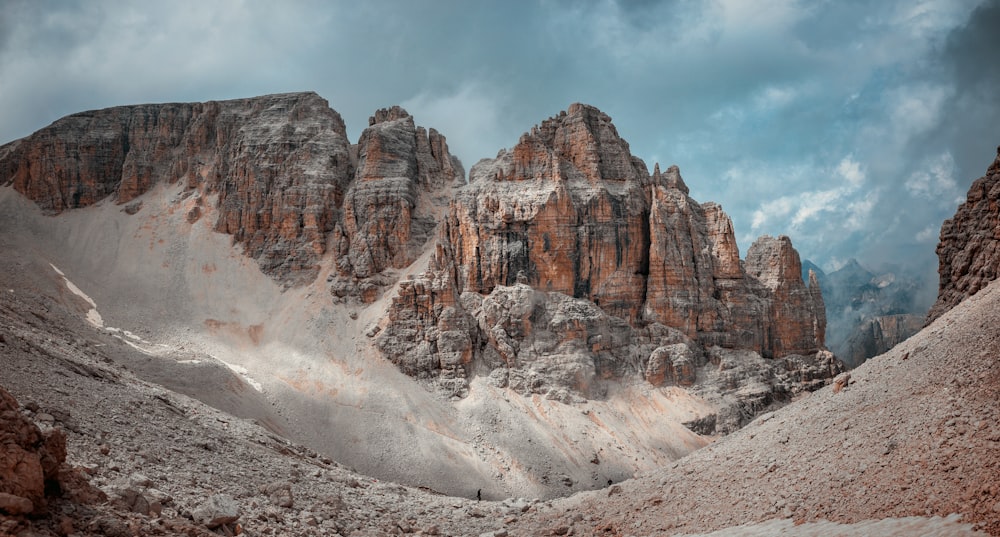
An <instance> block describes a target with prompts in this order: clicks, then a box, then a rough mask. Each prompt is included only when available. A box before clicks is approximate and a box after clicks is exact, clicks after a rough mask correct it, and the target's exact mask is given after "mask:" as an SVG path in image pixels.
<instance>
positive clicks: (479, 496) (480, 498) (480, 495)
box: [476, 489, 483, 502]
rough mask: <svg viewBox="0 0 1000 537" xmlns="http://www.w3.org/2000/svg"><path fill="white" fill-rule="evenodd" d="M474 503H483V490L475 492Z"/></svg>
mask: <svg viewBox="0 0 1000 537" xmlns="http://www.w3.org/2000/svg"><path fill="white" fill-rule="evenodd" d="M476 501H477V502H481V501H483V489H479V490H477V491H476Z"/></svg>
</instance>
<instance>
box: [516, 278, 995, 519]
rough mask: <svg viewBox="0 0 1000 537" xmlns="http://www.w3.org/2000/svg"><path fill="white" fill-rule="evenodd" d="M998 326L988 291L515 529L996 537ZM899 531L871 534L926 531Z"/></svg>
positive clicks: (991, 290)
mask: <svg viewBox="0 0 1000 537" xmlns="http://www.w3.org/2000/svg"><path fill="white" fill-rule="evenodd" d="M997 326H1000V285H997V284H995V283H994V284H992V285H989V286H988V287H986V288H984V289H983V290H981V291H980V292H979V293H978V294H976V295H975V296H973V297H971V298H968V299H966V300H965V301H963V302H962V303H961V304H959V305H958V306H956V307H955V308H954V309H953V310H951V311H950V312H948V313H946V314H944V315H942V316H941V317H940V318H938V319H937V320H936V321H935V322H934V323H932V324H931V325H929V326H928V327H927V328H925V329H924V330H922V331H921V332H919V333H918V334H916V335H914V336H913V337H911V338H910V339H908V340H907V341H905V342H903V343H902V344H900V345H898V346H897V347H895V348H893V349H892V350H891V351H889V352H888V353H886V354H884V355H882V356H879V357H876V358H873V359H871V360H869V361H867V362H865V363H864V364H863V365H861V366H860V367H858V368H857V369H855V370H854V371H852V372H851V380H850V384H848V385H847V386H846V387H844V388H843V389H842V390H840V391H839V392H838V391H837V390H835V389H834V387H832V386H831V387H826V388H823V389H822V390H819V391H817V392H815V393H813V394H812V395H810V396H809V397H807V398H805V399H802V400H800V401H798V402H796V403H794V404H792V405H790V406H787V407H785V408H782V409H780V410H778V411H776V412H774V413H773V414H766V415H764V416H761V417H759V418H757V419H756V420H755V421H754V422H753V423H751V424H750V425H748V426H747V427H745V428H744V429H741V430H740V431H738V432H736V433H734V434H732V435H729V436H727V437H725V438H723V439H721V440H720V441H718V442H716V443H714V444H712V445H711V446H708V447H706V448H704V449H701V450H698V451H696V452H694V453H692V454H691V455H688V456H687V457H685V458H684V459H682V460H680V461H678V462H677V463H674V464H672V465H670V466H668V467H665V468H663V469H662V470H658V471H655V472H651V473H649V474H646V475H642V476H640V477H639V478H637V479H635V480H630V481H627V482H623V483H621V484H619V485H618V486H617V487H612V488H610V489H607V490H603V491H596V492H588V493H581V494H578V495H576V496H573V497H572V498H568V499H564V500H559V501H556V502H553V506H552V508H551V509H549V510H545V511H539V512H537V513H533V514H531V515H530V516H529V517H526V518H524V519H521V520H519V521H518V524H519V525H518V528H519V529H520V530H521V531H523V532H524V533H525V534H536V535H537V534H544V533H545V532H547V531H550V530H553V529H556V528H572V529H573V531H574V534H596V535H619V534H647V535H654V534H655V535H670V534H687V533H694V532H705V531H710V530H716V529H720V528H726V527H730V526H736V525H744V524H759V523H763V522H764V521H768V520H775V519H789V522H790V523H789V526H792V524H791V521H794V524H795V525H798V524H800V523H802V522H810V521H818V520H830V521H836V522H841V523H849V524H856V523H860V522H862V521H865V520H869V519H882V518H888V517H907V516H930V515H937V516H945V515H948V514H951V513H960V514H961V515H962V518H963V520H965V521H967V522H972V523H976V524H977V525H978V526H979V527H981V528H983V529H985V530H987V531H988V532H989V533H990V534H992V535H1000V486H998V479H997V478H998V476H1000V419H998V418H1000V397H998V394H1000V360H997V356H998V353H1000V331H998V330H997V329H996V327H997ZM768 528H770V530H768ZM806 530H808V526H806V527H803V529H802V531H803V534H807V533H805V532H806ZM828 530H829V531H828V533H826V534H829V535H841V534H843V533H841V532H843V531H844V529H843V528H839V529H838V528H828ZM904 530H905V527H903V525H902V524H898V525H897V526H892V525H889V526H887V527H886V529H885V530H882V531H876V532H875V533H874V534H882V535H886V534H893V535H927V534H929V533H925V532H929V530H926V529H924V530H921V529H915V528H911V529H910V530H909V531H904ZM560 531H562V530H560ZM777 531H778V526H777V525H774V524H771V525H763V526H762V529H759V530H757V532H756V533H754V532H752V531H751V530H749V529H747V530H745V531H744V533H735V532H734V533H733V534H738V535H772V534H775V532H777ZM783 531H785V532H786V533H782V534H789V535H794V534H795V531H794V527H786V528H784V530H783ZM896 531H898V533H895V532H896ZM952 531H957V530H952ZM889 532H893V533H889ZM724 534H725V533H724ZM861 534H865V532H862V533H861ZM937 534H939V535H950V534H952V533H949V532H948V531H940V532H939V533H937ZM956 534H957V533H956Z"/></svg>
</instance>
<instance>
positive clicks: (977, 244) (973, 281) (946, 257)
mask: <svg viewBox="0 0 1000 537" xmlns="http://www.w3.org/2000/svg"><path fill="white" fill-rule="evenodd" d="M937 254H938V276H939V278H940V283H939V285H938V299H937V302H935V303H934V306H933V307H931V310H930V313H928V314H927V321H928V322H930V321H933V320H934V319H937V318H938V317H940V316H941V315H943V314H944V313H945V312H947V311H948V310H950V309H951V308H953V307H955V306H956V305H957V304H958V303H959V302H961V301H962V300H964V299H966V298H968V297H970V296H972V295H974V294H976V293H977V292H978V291H979V290H980V289H982V288H983V287H986V285H987V284H988V283H989V282H991V281H993V280H994V279H996V277H997V273H998V267H1000V147H998V148H997V157H996V159H995V160H994V161H993V164H992V165H990V167H989V169H987V170H986V175H984V176H983V177H980V178H979V179H976V180H975V182H973V183H972V186H971V187H970V188H969V194H968V197H967V199H966V201H965V203H963V204H962V205H960V206H959V207H958V211H957V212H956V213H955V216H953V217H952V218H951V219H949V220H945V221H944V224H942V225H941V240H940V242H939V243H938V246H937Z"/></svg>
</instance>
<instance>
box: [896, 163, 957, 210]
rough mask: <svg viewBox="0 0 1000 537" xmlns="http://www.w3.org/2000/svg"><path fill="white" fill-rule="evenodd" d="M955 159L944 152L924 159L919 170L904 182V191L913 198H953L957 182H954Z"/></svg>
mask: <svg viewBox="0 0 1000 537" xmlns="http://www.w3.org/2000/svg"><path fill="white" fill-rule="evenodd" d="M955 172H956V168H955V159H954V158H953V157H952V156H951V153H949V152H947V151H945V152H944V153H941V154H940V155H937V156H936V157H932V158H928V159H924V161H923V163H922V164H921V166H920V169H918V170H917V171H915V172H913V173H912V174H910V177H909V178H908V179H907V180H906V183H905V185H904V186H905V187H906V190H907V191H908V192H909V193H910V194H911V195H913V196H917V197H921V198H925V199H938V198H944V199H945V200H946V201H947V200H950V199H953V198H955V195H956V193H957V191H958V182H957V181H956V180H955Z"/></svg>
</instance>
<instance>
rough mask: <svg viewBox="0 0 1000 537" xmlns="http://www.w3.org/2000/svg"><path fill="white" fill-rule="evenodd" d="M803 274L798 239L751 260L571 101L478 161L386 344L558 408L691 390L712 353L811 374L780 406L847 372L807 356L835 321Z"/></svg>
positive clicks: (768, 245)
mask: <svg viewBox="0 0 1000 537" xmlns="http://www.w3.org/2000/svg"><path fill="white" fill-rule="evenodd" d="M800 272H801V264H800V261H799V257H798V254H797V253H796V252H795V250H794V248H792V245H791V241H790V240H789V239H788V238H787V237H779V238H771V237H762V238H761V239H759V240H758V241H757V242H756V243H755V244H754V245H753V246H752V247H751V249H750V251H749V252H748V255H747V260H746V262H745V263H743V262H741V261H740V257H739V251H738V247H737V245H736V239H735V233H734V230H733V226H732V222H731V221H730V219H729V217H728V216H726V214H725V213H724V212H723V211H722V209H721V207H719V206H718V205H715V204H705V205H701V204H699V203H698V202H696V201H695V200H693V199H691V198H690V197H689V196H688V189H687V186H686V185H685V184H684V181H683V179H682V178H681V176H680V172H679V170H678V169H677V168H676V167H671V168H669V169H667V170H666V172H661V171H660V169H659V166H658V165H657V166H656V167H654V171H653V174H652V175H650V174H649V173H648V172H647V169H646V166H645V164H644V163H643V162H642V161H641V160H639V159H638V158H636V157H633V156H632V155H631V153H630V152H629V146H628V143H627V142H625V141H624V140H623V139H621V138H620V137H619V136H618V133H617V131H616V130H615V128H614V126H613V125H612V123H611V119H610V118H609V117H608V116H607V115H606V114H604V113H602V112H600V111H599V110H597V109H596V108H593V107H590V106H586V105H580V104H575V105H573V106H571V107H570V108H569V110H568V111H566V112H563V113H561V114H560V115H559V116H556V117H554V118H550V119H548V120H546V121H544V122H543V123H542V124H541V125H540V126H537V127H535V128H533V129H532V130H531V132H529V133H526V134H525V135H523V136H522V137H521V139H520V141H519V142H518V144H517V145H516V146H515V147H514V148H513V149H511V150H509V151H501V152H500V153H499V155H498V156H497V158H496V159H487V160H483V161H480V162H479V163H477V164H476V165H475V166H474V167H473V168H472V170H471V172H470V182H469V184H468V185H467V186H465V187H464V188H462V189H460V190H459V191H458V192H456V194H455V200H454V202H453V203H452V204H451V207H450V208H449V210H448V212H447V214H446V215H445V217H444V221H443V222H442V225H441V227H440V228H439V233H438V244H437V247H436V251H435V255H434V258H433V260H432V262H431V264H430V267H429V270H428V271H427V272H425V273H424V274H421V275H420V276H418V277H416V278H414V279H413V280H411V281H407V282H403V283H402V284H401V286H400V291H399V293H398V295H397V296H396V297H395V298H394V301H393V305H392V306H391V307H390V311H389V316H388V317H387V319H386V320H384V321H383V323H382V324H381V325H380V326H379V333H378V335H377V338H376V340H377V344H378V346H379V348H380V349H381V350H382V351H383V353H384V354H385V355H386V357H388V358H389V359H390V360H392V361H393V362H395V363H397V364H398V365H400V367H401V368H402V369H403V370H404V371H406V372H407V373H409V374H411V375H413V376H416V377H418V378H424V379H428V380H430V381H431V382H432V384H434V385H435V386H436V388H438V389H440V390H442V391H443V392H444V393H445V394H446V395H452V396H462V395H463V394H464V390H465V387H466V386H467V380H468V378H469V377H470V376H472V375H477V374H483V375H489V376H490V378H491V379H492V380H493V381H494V382H498V383H500V384H501V385H505V386H513V387H515V388H516V389H517V390H518V391H521V392H525V393H542V394H546V395H547V396H549V397H554V398H559V399H563V398H566V397H569V398H572V397H574V396H581V395H582V396H585V397H594V396H600V394H601V393H603V391H604V390H605V389H606V388H607V386H606V381H613V382H618V381H621V380H622V379H628V378H644V379H646V380H648V381H649V382H651V383H653V384H655V385H661V384H664V383H670V384H680V385H691V384H694V383H695V382H698V381H700V380H701V377H702V376H704V374H703V373H699V371H700V370H703V369H704V368H705V367H711V366H710V365H709V364H710V363H711V358H710V355H711V352H713V351H712V350H711V349H714V348H721V349H732V350H740V351H746V352H748V353H750V354H753V355H756V356H758V357H762V358H761V359H762V360H764V362H762V363H764V364H765V365H764V368H765V369H766V370H768V371H772V372H773V370H774V368H775V367H777V366H776V365H775V364H777V363H778V361H782V364H783V365H782V366H781V367H789V368H791V369H795V370H799V371H805V370H807V369H808V370H813V369H815V372H814V373H808V374H803V375H802V378H806V377H810V378H809V380H805V381H803V380H802V378H799V379H798V380H795V381H792V384H794V383H795V382H799V383H800V384H799V385H796V386H793V385H792V384H790V385H789V388H788V392H787V393H783V394H781V395H778V396H776V398H775V399H780V398H782V397H786V396H787V395H789V394H790V393H792V392H795V391H797V390H801V389H806V388H804V386H807V385H808V386H809V387H817V386H816V385H814V384H811V382H812V381H813V380H816V379H823V378H829V377H830V376H832V375H834V374H836V372H838V371H839V368H840V367H841V366H840V364H839V362H837V361H836V360H835V359H833V357H832V356H828V355H829V353H826V354H824V355H823V357H822V358H821V359H819V360H818V361H816V360H814V359H815V358H816V357H817V356H818V355H819V354H820V353H821V352H825V351H824V350H823V349H824V347H823V342H824V339H823V338H824V331H825V323H826V321H825V312H824V307H823V300H822V295H821V293H820V290H819V286H818V283H817V281H816V280H815V278H812V279H811V280H810V282H808V284H807V283H806V282H804V281H803V280H802V277H801V276H800ZM469 327H474V329H473V330H472V331H471V332H469V331H468V328H469ZM370 333H371V334H372V335H374V333H375V332H374V331H373V332H370ZM446 334H447V335H446ZM801 357H809V359H808V360H806V361H809V362H810V365H808V366H806V365H804V362H802V360H800V358H801ZM813 362H815V363H821V365H819V366H817V367H815V368H813V365H815V363H813ZM714 365H715V366H716V367H717V366H718V363H716V364H714ZM813 374H815V376H816V377H815V378H811V377H812V376H813ZM765 377H767V378H768V379H769V380H767V382H765V383H764V385H765V386H767V388H766V390H768V393H772V392H773V391H774V389H775V388H774V386H775V385H776V384H780V382H774V381H773V379H775V378H777V376H776V375H770V376H769V375H765ZM736 384H739V383H738V382H737V383H736ZM740 387H741V385H739V386H738V385H735V384H734V385H733V386H730V387H727V388H724V389H723V390H722V392H726V393H729V392H732V391H735V390H738V389H739V388H740ZM727 390H728V391H727ZM722 392H719V393H720V394H722ZM720 397H723V395H720Z"/></svg>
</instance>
